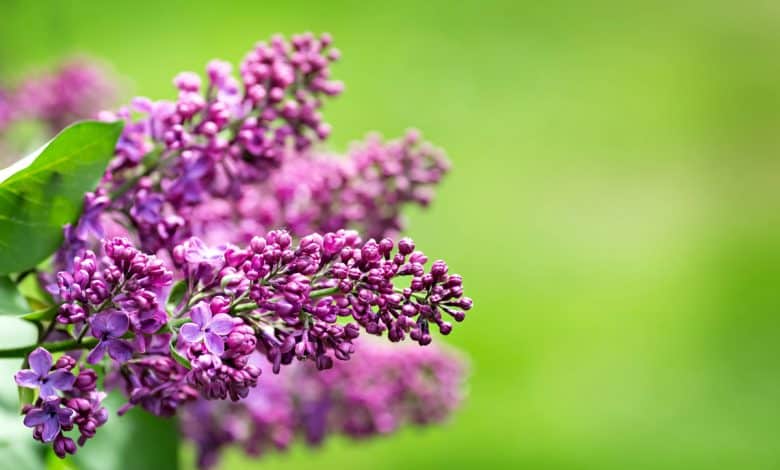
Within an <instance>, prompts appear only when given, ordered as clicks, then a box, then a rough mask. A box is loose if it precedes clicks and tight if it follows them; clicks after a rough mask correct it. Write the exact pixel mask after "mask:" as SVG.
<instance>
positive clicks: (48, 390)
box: [39, 381, 57, 398]
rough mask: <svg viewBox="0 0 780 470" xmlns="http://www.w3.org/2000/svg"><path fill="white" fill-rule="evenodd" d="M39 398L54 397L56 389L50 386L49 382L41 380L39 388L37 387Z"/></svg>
mask: <svg viewBox="0 0 780 470" xmlns="http://www.w3.org/2000/svg"><path fill="white" fill-rule="evenodd" d="M39 392H40V395H41V398H56V397H57V389H56V388H54V387H53V386H52V384H51V383H50V382H47V381H46V382H41V388H40V389H39Z"/></svg>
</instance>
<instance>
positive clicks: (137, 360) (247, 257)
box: [17, 230, 472, 438]
mask: <svg viewBox="0 0 780 470" xmlns="http://www.w3.org/2000/svg"><path fill="white" fill-rule="evenodd" d="M103 253H104V256H103V257H102V258H101V259H100V261H98V258H97V256H96V255H95V254H94V253H93V252H91V251H89V250H87V251H84V253H83V254H82V255H81V256H77V257H75V258H74V260H73V262H72V268H71V270H70V271H61V272H60V273H58V275H57V291H56V295H57V297H58V298H59V299H60V300H61V301H62V304H61V306H60V308H59V311H58V313H57V315H56V317H55V320H54V321H55V322H56V323H59V324H65V325H72V331H74V332H79V333H78V335H77V338H76V339H75V343H73V344H72V345H71V348H72V349H79V348H81V347H86V348H88V349H90V350H89V353H88V354H87V355H86V358H85V359H86V363H85V364H81V363H80V362H79V364H80V367H88V366H87V365H91V364H97V363H100V362H102V361H103V360H104V359H105V357H106V356H108V358H109V359H110V361H109V365H110V367H111V368H112V369H114V370H115V371H114V373H113V376H112V378H111V380H108V381H107V384H108V385H112V384H113V385H114V386H118V387H120V388H122V389H123V390H124V391H125V392H126V394H127V396H128V398H129V401H128V403H127V405H126V406H124V407H123V408H122V410H121V412H124V411H126V410H127V409H128V408H130V407H132V406H136V405H141V406H142V407H144V408H145V409H146V410H148V411H150V412H152V413H155V414H158V415H162V416H170V415H173V414H174V413H175V412H176V409H177V408H178V407H179V406H180V405H181V404H182V403H184V402H186V401H189V400H192V399H194V398H195V397H197V396H201V397H203V398H205V399H211V400H214V399H221V400H224V399H227V398H230V399H231V400H233V401H237V400H239V399H242V398H245V397H247V396H248V395H249V393H250V391H251V390H252V389H253V388H255V387H256V385H257V382H258V379H259V377H260V373H261V370H260V368H259V367H258V366H257V365H256V364H255V363H253V361H252V360H251V359H252V356H253V355H256V354H257V353H258V352H259V353H260V354H262V355H264V356H265V358H266V360H267V361H268V363H269V365H270V367H271V369H272V370H273V372H274V373H279V372H280V370H281V366H282V365H288V364H291V363H292V362H293V361H294V360H298V361H306V360H311V361H312V362H313V363H314V365H315V367H316V369H318V370H325V369H330V368H332V367H333V365H334V361H333V360H334V358H336V359H339V360H348V359H350V357H351V356H352V355H353V353H354V352H355V344H354V340H355V339H356V338H357V337H358V335H359V333H360V331H361V330H363V331H365V332H367V333H369V334H374V335H382V334H383V333H384V332H385V331H387V337H388V338H389V339H390V341H393V342H397V341H400V340H402V339H404V338H405V337H406V336H407V335H408V336H409V337H410V338H412V339H413V340H414V341H416V342H418V343H419V344H420V345H427V344H429V343H430V342H431V335H430V331H429V328H430V324H431V323H433V324H435V325H436V326H437V327H438V330H439V331H440V332H441V333H442V334H445V335H446V334H449V333H450V331H451V330H452V325H451V324H450V323H449V322H447V321H445V319H444V315H445V314H446V315H447V316H449V317H451V318H453V319H454V320H455V321H462V320H463V319H464V317H465V311H467V310H469V309H470V308H471V305H472V303H471V299H469V298H468V297H464V296H463V286H462V280H461V278H460V276H458V275H456V274H449V273H448V268H447V265H446V263H444V262H443V261H436V262H434V263H432V264H431V266H430V268H429V269H427V270H426V268H425V264H426V263H427V261H428V260H427V257H426V256H425V255H424V254H423V253H422V252H420V251H415V246H414V243H413V242H412V241H411V240H410V239H408V238H404V239H401V240H400V241H399V242H398V247H397V249H396V247H395V243H394V242H393V241H392V240H390V239H387V238H385V239H382V240H381V241H379V242H377V241H375V240H373V239H371V240H369V241H367V242H363V241H362V240H361V239H360V237H359V236H358V234H357V232H354V231H346V230H340V231H338V232H329V233H326V234H324V235H319V234H312V235H307V236H305V237H303V238H302V239H301V240H300V241H299V242H298V243H297V245H296V244H294V243H293V239H292V237H291V236H290V235H289V234H288V233H287V232H285V231H272V232H269V233H268V234H267V235H265V236H264V237H260V236H256V237H253V238H252V240H251V242H250V243H249V245H248V246H246V247H245V248H241V247H238V246H235V245H226V246H223V247H219V248H211V247H209V246H207V245H205V244H204V243H203V242H201V241H200V240H199V239H197V238H191V239H189V240H187V241H185V242H184V243H182V244H181V245H178V246H177V247H175V248H174V249H173V250H172V253H173V263H174V267H175V268H176V269H177V271H178V272H180V273H181V276H182V277H183V279H182V280H181V281H180V282H181V283H182V284H181V286H182V287H183V288H184V290H185V292H184V294H183V295H182V298H181V299H180V300H179V302H178V305H177V306H176V307H175V308H174V310H173V311H172V312H170V314H171V315H169V313H168V312H166V310H165V309H164V308H163V307H162V305H163V301H162V299H161V297H162V294H163V292H164V290H167V287H169V286H170V285H171V283H172V281H173V273H172V272H171V271H169V270H168V269H167V268H166V267H165V264H164V263H163V261H162V260H161V259H160V258H157V257H156V256H154V255H147V254H145V253H142V252H140V251H139V250H137V249H136V248H134V247H133V246H132V245H131V244H130V242H129V241H128V240H127V239H125V238H114V239H111V240H108V241H106V242H105V243H104V244H103ZM404 277H406V278H408V279H409V280H408V287H400V286H396V285H395V284H394V282H397V281H398V280H399V279H400V278H404ZM339 317H351V319H352V320H354V322H349V323H346V324H342V323H339V322H338V318H339ZM56 323H53V324H56ZM66 331H67V330H60V331H58V332H59V333H60V334H66V336H68V337H70V336H69V335H68V334H67V333H66ZM87 332H89V337H88V338H87V339H86V340H84V338H85V337H86V333H87ZM39 351H42V353H43V354H46V355H48V354H49V353H48V352H46V351H45V350H39ZM72 364H75V361H73V362H72ZM33 371H34V372H35V374H37V375H33V374H32V372H29V371H27V372H25V373H20V375H18V376H17V382H18V383H19V385H22V386H28V385H29V384H32V383H40V384H41V385H40V399H41V400H45V399H46V398H47V397H48V396H49V395H50V394H51V393H50V392H51V390H52V389H51V387H55V388H56V387H60V388H61V385H62V383H64V382H63V379H62V377H61V376H62V373H60V372H56V373H53V374H48V368H47V367H44V366H38V365H36V368H34V369H33ZM49 381H51V384H49ZM47 406H48V405H47ZM50 408H51V407H50ZM52 419H53V418H52ZM52 422H53V421H52ZM36 423H37V421H36ZM63 423H64V422H63ZM30 424H31V425H34V426H38V425H39V424H40V423H38V424H33V422H32V421H30ZM52 426H53V425H52ZM62 426H66V425H65V424H62ZM47 429H48V428H47ZM52 432H53V431H52ZM49 436H50V435H49V434H46V437H47V438H48V437H49Z"/></svg>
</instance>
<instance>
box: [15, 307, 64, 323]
mask: <svg viewBox="0 0 780 470" xmlns="http://www.w3.org/2000/svg"><path fill="white" fill-rule="evenodd" d="M58 310H59V307H58V306H56V305H52V306H51V307H48V308H43V309H41V310H36V311H34V312H30V313H25V314H24V315H22V316H20V317H19V318H21V319H22V320H27V321H49V320H53V319H54V317H55V316H56V315H57V311H58Z"/></svg>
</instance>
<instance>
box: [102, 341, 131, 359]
mask: <svg viewBox="0 0 780 470" xmlns="http://www.w3.org/2000/svg"><path fill="white" fill-rule="evenodd" d="M106 342H107V343H108V355H109V356H111V358H112V359H114V360H116V361H119V362H127V361H129V360H130V358H132V357H133V347H132V346H130V343H128V342H127V341H122V340H118V339H114V340H109V341H106Z"/></svg>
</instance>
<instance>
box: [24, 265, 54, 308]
mask: <svg viewBox="0 0 780 470" xmlns="http://www.w3.org/2000/svg"><path fill="white" fill-rule="evenodd" d="M17 287H18V289H19V292H21V293H22V295H23V296H24V297H25V298H26V299H27V302H28V303H29V304H30V307H32V308H34V309H43V308H46V307H49V306H51V305H54V299H52V297H51V294H49V293H48V292H46V291H45V290H44V289H43V288H42V287H41V285H40V283H39V282H38V276H35V275H33V274H30V275H28V276H25V277H24V279H22V282H20V283H19V285H18V286H17Z"/></svg>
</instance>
